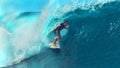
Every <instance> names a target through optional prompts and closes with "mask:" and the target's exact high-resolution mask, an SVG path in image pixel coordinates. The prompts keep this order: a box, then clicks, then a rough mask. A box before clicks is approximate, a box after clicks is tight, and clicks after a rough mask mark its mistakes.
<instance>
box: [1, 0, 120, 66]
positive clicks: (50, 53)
mask: <svg viewBox="0 0 120 68" xmlns="http://www.w3.org/2000/svg"><path fill="white" fill-rule="evenodd" d="M119 7H120V2H119V1H110V0H109V1H107V0H104V1H102V0H100V1H96V0H94V1H88V0H83V1H78V0H76V1H73V0H71V1H69V2H67V1H63V0H59V1H58V0H56V1H54V0H53V1H50V2H48V4H47V5H46V6H45V7H44V8H43V9H42V10H41V12H24V13H15V14H14V13H13V14H10V15H5V16H3V17H2V18H1V26H0V27H1V28H0V32H2V33H1V34H0V40H2V41H1V42H0V44H2V45H1V47H2V49H1V50H0V55H1V56H0V58H2V60H0V67H3V66H4V67H7V68H119V67H120V59H119V57H120V55H119V53H120V50H119V49H120V42H119V41H120V38H119V33H120V9H119ZM64 20H67V21H68V23H69V29H68V30H67V31H66V30H63V31H62V40H61V41H60V42H59V43H60V45H61V46H60V47H61V49H50V48H48V44H49V42H50V41H51V37H52V36H49V35H50V33H51V31H52V30H54V29H55V28H56V27H57V26H58V25H59V24H60V23H61V22H63V21H64ZM52 38H54V37H52ZM6 42H7V43H6ZM5 43H6V44H5ZM3 61H4V63H3Z"/></svg>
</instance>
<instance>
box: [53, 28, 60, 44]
mask: <svg viewBox="0 0 120 68" xmlns="http://www.w3.org/2000/svg"><path fill="white" fill-rule="evenodd" d="M56 34H57V38H55V39H54V41H53V44H55V45H56V42H57V41H59V40H60V39H61V36H60V31H59V30H57V31H56Z"/></svg>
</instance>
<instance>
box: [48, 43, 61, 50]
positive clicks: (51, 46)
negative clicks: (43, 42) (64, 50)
mask: <svg viewBox="0 0 120 68" xmlns="http://www.w3.org/2000/svg"><path fill="white" fill-rule="evenodd" d="M49 48H52V49H57V48H58V49H60V45H59V43H57V44H56V47H55V46H53V43H49Z"/></svg>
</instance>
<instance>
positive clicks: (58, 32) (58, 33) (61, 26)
mask: <svg viewBox="0 0 120 68" xmlns="http://www.w3.org/2000/svg"><path fill="white" fill-rule="evenodd" d="M64 28H65V29H68V21H64V22H63V23H61V24H60V25H59V26H58V27H57V28H56V29H55V30H54V32H55V34H56V35H57V37H56V38H55V39H54V41H53V42H52V43H51V45H52V46H54V47H57V46H56V42H58V41H60V40H61V35H60V31H61V30H62V29H64Z"/></svg>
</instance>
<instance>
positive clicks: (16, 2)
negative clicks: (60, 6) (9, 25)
mask: <svg viewBox="0 0 120 68" xmlns="http://www.w3.org/2000/svg"><path fill="white" fill-rule="evenodd" d="M47 3H49V0H0V14H4V13H10V12H27V11H31V12H39V11H40V10H41V9H42V8H43V7H44V6H45V5H46V4H47Z"/></svg>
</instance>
